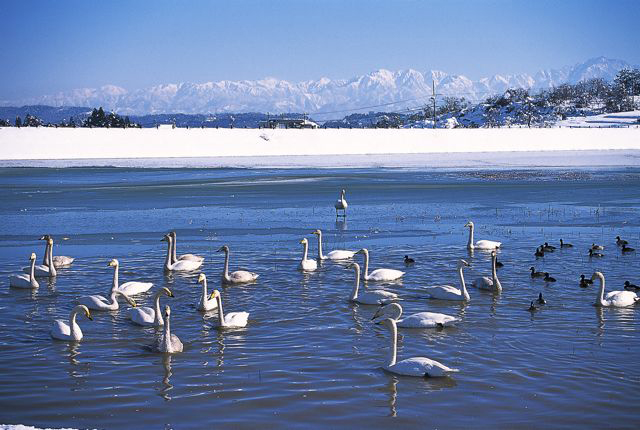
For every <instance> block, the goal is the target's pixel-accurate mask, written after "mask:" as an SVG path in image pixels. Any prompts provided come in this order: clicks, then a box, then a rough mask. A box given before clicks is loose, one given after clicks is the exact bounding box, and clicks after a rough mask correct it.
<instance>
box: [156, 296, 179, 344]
mask: <svg viewBox="0 0 640 430" xmlns="http://www.w3.org/2000/svg"><path fill="white" fill-rule="evenodd" d="M164 318H165V324H164V330H163V332H162V336H160V338H158V341H157V342H156V351H157V352H166V353H168V354H173V353H174V352H182V349H183V346H182V342H181V341H180V338H179V337H178V336H176V335H175V334H173V333H171V308H169V306H165V307H164Z"/></svg>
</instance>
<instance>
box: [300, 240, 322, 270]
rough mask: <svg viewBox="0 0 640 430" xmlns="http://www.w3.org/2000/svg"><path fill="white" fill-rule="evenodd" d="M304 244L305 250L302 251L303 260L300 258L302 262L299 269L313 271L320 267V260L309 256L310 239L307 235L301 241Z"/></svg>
mask: <svg viewBox="0 0 640 430" xmlns="http://www.w3.org/2000/svg"><path fill="white" fill-rule="evenodd" d="M300 243H301V244H302V246H303V247H304V251H303V252H302V260H300V264H299V265H298V269H300V270H304V271H306V272H313V271H314V270H316V269H317V268H318V262H317V261H316V260H311V259H309V258H307V256H308V254H309V241H308V240H307V238H306V237H305V238H304V239H302V240H301V241H300Z"/></svg>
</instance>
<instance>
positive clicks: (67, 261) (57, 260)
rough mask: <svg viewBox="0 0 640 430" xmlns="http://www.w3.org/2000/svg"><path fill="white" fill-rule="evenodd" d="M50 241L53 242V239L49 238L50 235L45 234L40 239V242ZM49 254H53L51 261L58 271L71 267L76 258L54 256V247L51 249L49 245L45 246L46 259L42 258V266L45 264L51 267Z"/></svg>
mask: <svg viewBox="0 0 640 430" xmlns="http://www.w3.org/2000/svg"><path fill="white" fill-rule="evenodd" d="M49 239H52V240H53V237H51V236H49V235H48V234H45V235H44V236H42V237H41V238H40V240H46V241H48V240H49ZM49 253H51V259H52V260H53V265H54V267H55V268H56V269H61V268H64V267H69V266H71V263H73V261H74V260H75V258H73V257H67V256H66V255H53V246H52V247H51V248H49V246H48V244H45V251H44V257H43V258H42V264H45V265H47V266H48V265H49Z"/></svg>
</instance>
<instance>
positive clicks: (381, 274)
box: [356, 248, 405, 282]
mask: <svg viewBox="0 0 640 430" xmlns="http://www.w3.org/2000/svg"><path fill="white" fill-rule="evenodd" d="M356 254H364V280H365V281H377V282H381V281H395V280H396V279H400V278H402V276H403V275H404V273H405V272H402V271H400V270H395V269H376V270H374V271H372V272H371V273H369V250H368V249H367V248H362V249H361V250H360V251H358V252H356Z"/></svg>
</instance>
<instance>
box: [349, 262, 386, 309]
mask: <svg viewBox="0 0 640 430" xmlns="http://www.w3.org/2000/svg"><path fill="white" fill-rule="evenodd" d="M348 267H350V268H353V269H355V272H356V283H355V285H354V286H353V290H351V297H349V300H350V301H352V302H355V303H362V304H363V305H382V304H387V303H389V302H391V301H393V300H397V299H398V295H397V294H395V293H391V292H389V291H382V290H372V291H365V292H363V293H361V294H358V290H359V288H360V266H359V265H358V263H352V264H350V265H349V266H348Z"/></svg>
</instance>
